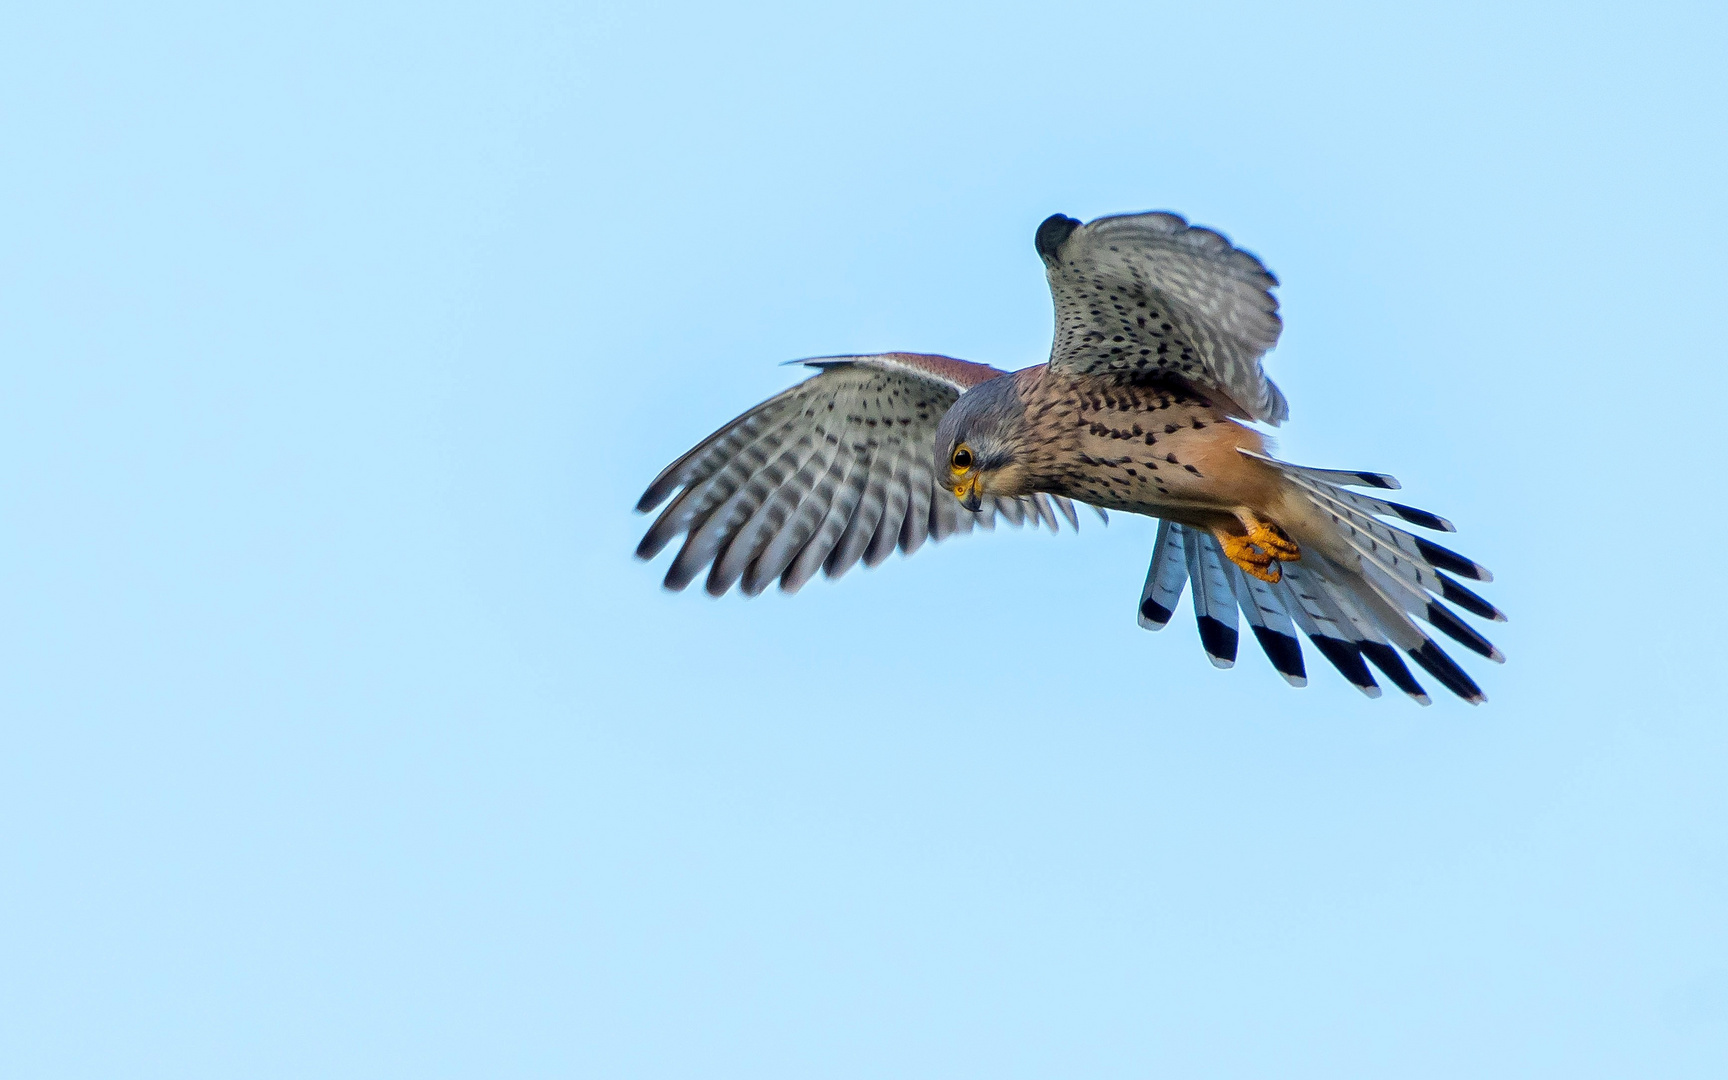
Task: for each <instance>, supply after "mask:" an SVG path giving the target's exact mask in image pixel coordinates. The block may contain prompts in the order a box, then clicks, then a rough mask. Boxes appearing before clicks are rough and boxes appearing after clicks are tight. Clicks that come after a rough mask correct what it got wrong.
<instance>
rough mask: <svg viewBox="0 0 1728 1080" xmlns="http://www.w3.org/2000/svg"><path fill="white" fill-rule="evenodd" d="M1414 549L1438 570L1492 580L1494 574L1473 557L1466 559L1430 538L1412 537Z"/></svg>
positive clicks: (1476, 579)
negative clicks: (1414, 544) (1414, 542)
mask: <svg viewBox="0 0 1728 1080" xmlns="http://www.w3.org/2000/svg"><path fill="white" fill-rule="evenodd" d="M1414 539H1415V541H1416V550H1417V551H1419V552H1421V553H1422V557H1423V558H1424V559H1427V560H1428V562H1429V564H1430V565H1431V566H1434V567H1436V568H1437V569H1440V570H1450V571H1452V572H1453V573H1454V574H1457V575H1458V576H1459V577H1466V578H1469V579H1470V580H1472V581H1493V580H1494V575H1493V574H1490V573H1489V572H1488V569H1487V568H1486V567H1484V566H1483V565H1482V564H1480V563H1478V562H1476V561H1475V560H1474V559H1467V558H1465V557H1464V556H1462V555H1460V554H1458V553H1457V552H1456V551H1453V550H1452V549H1451V548H1444V547H1441V546H1440V545H1439V544H1436V543H1434V542H1433V541H1432V540H1424V539H1422V538H1421V537H1420V536H1418V537H1415V538H1414Z"/></svg>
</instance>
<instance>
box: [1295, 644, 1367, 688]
mask: <svg viewBox="0 0 1728 1080" xmlns="http://www.w3.org/2000/svg"><path fill="white" fill-rule="evenodd" d="M1308 640H1309V641H1312V642H1313V643H1314V647H1315V648H1317V649H1319V650H1320V654H1321V655H1322V656H1324V657H1325V658H1326V659H1328V660H1330V661H1331V662H1332V666H1333V667H1335V668H1337V669H1338V672H1339V674H1341V675H1343V676H1344V677H1345V678H1346V679H1348V680H1349V681H1350V685H1351V686H1354V687H1355V688H1356V689H1358V690H1360V691H1362V692H1363V693H1364V694H1367V695H1368V696H1369V697H1379V696H1380V684H1379V683H1377V682H1375V681H1374V676H1373V675H1371V674H1370V673H1369V671H1368V665H1367V664H1365V663H1363V661H1362V651H1361V650H1360V649H1358V648H1357V647H1356V646H1355V645H1353V644H1351V643H1350V642H1348V641H1344V640H1342V639H1341V638H1334V637H1324V636H1320V635H1315V636H1311V637H1309V639H1308Z"/></svg>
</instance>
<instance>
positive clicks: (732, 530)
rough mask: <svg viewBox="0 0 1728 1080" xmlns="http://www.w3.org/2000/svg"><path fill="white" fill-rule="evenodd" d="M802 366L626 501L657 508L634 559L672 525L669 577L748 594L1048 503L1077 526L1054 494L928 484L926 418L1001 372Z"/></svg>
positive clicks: (1034, 517) (908, 356)
mask: <svg viewBox="0 0 1728 1080" xmlns="http://www.w3.org/2000/svg"><path fill="white" fill-rule="evenodd" d="M806 363H808V364H809V365H810V366H812V367H815V368H817V369H818V370H817V373H816V374H815V375H813V376H811V377H810V378H808V379H806V380H805V381H804V382H802V383H799V384H798V385H797V386H794V387H791V388H790V389H788V390H786V391H783V392H782V393H779V394H776V395H775V396H774V397H772V398H770V399H768V400H767V401H765V402H763V403H762V404H761V405H758V406H757V407H756V408H754V409H751V410H750V411H749V412H746V413H745V414H743V415H742V416H740V417H738V418H737V419H735V420H733V421H732V422H731V423H730V424H727V425H726V426H725V427H723V428H721V429H720V430H719V431H716V432H715V433H714V434H712V435H710V436H709V437H708V438H706V439H704V440H703V441H702V442H701V443H699V444H697V446H696V447H695V448H693V449H692V450H691V451H690V452H689V453H686V454H684V455H683V456H682V457H680V458H679V459H678V460H677V461H674V462H673V463H672V464H671V465H669V466H667V467H666V468H665V469H664V470H662V472H661V473H660V475H659V476H657V477H656V478H655V479H654V481H653V483H651V484H650V485H649V487H648V490H647V491H646V492H645V493H644V494H643V496H642V499H641V501H640V502H639V503H638V504H637V509H639V510H642V511H649V510H653V509H654V508H656V507H658V506H660V505H661V504H663V503H664V504H666V506H665V509H664V510H662V511H661V512H660V515H659V517H658V518H657V519H656V520H655V521H654V523H653V525H651V526H650V527H649V529H648V531H647V533H646V535H644V536H643V538H642V543H641V544H640V545H639V546H638V547H637V551H636V553H637V555H638V556H640V557H642V558H644V559H648V558H653V557H654V556H655V555H657V554H658V553H659V552H660V551H662V550H663V549H664V548H665V547H666V545H667V544H668V543H670V542H671V541H672V540H673V539H674V538H676V537H677V536H678V535H679V534H681V533H682V534H684V543H683V546H682V547H681V548H680V549H679V551H678V554H677V555H676V556H675V557H674V558H673V560H672V565H671V567H670V568H669V569H668V571H667V573H666V586H667V587H668V588H671V589H682V588H685V587H686V586H688V585H689V584H690V583H691V582H692V581H694V580H695V579H696V577H697V576H698V575H699V574H701V573H702V571H703V570H704V569H707V571H708V579H707V584H706V587H707V590H708V591H709V592H710V593H712V594H714V595H716V596H718V595H721V594H723V593H725V592H727V591H728V590H729V589H731V588H732V587H733V586H734V585H737V586H739V588H740V590H741V591H742V592H744V593H745V594H746V595H751V596H753V595H756V594H757V593H759V592H761V591H762V590H764V589H766V588H767V587H768V585H769V584H770V583H772V582H773V581H774V580H775V579H776V578H778V579H779V580H780V586H781V588H782V589H784V590H786V591H787V592H795V591H797V590H798V589H799V588H801V587H802V586H803V585H804V584H805V583H806V582H808V581H809V580H810V578H811V577H813V576H814V575H815V573H816V572H817V571H818V570H822V571H823V572H825V573H826V574H827V575H828V576H829V577H838V576H840V575H841V574H844V573H845V572H846V571H847V570H849V569H851V567H852V566H854V565H855V564H857V563H858V562H859V561H863V562H864V563H865V564H866V565H868V566H875V565H877V564H878V563H880V562H881V561H882V560H883V559H885V558H887V557H888V555H889V554H890V553H892V552H893V551H894V549H895V548H896V547H898V548H900V549H901V550H902V551H903V552H905V553H906V554H911V553H912V552H914V551H917V550H918V548H919V547H921V546H923V544H924V543H925V542H926V541H928V540H943V539H946V538H947V537H949V536H952V535H954V534H956V533H963V532H971V531H972V530H973V529H975V528H985V529H989V528H994V527H995V524H996V520H997V518H998V517H1000V518H1001V519H1002V520H1004V521H1006V522H1008V523H1009V524H1011V525H1024V524H1026V523H1027V522H1031V523H1032V525H1033V526H1034V527H1036V526H1037V525H1038V524H1039V523H1040V522H1044V523H1047V524H1049V525H1050V527H1051V528H1052V529H1057V528H1058V519H1057V510H1060V511H1061V513H1062V516H1064V517H1066V518H1067V519H1068V520H1069V522H1070V524H1072V525H1074V526H1075V527H1076V528H1077V527H1078V519H1077V518H1076V516H1075V513H1074V507H1073V505H1072V504H1071V503H1069V502H1068V501H1067V500H1064V499H1058V500H1056V502H1055V504H1054V506H1052V504H1051V503H1050V502H1049V501H1047V500H1044V499H1042V498H1041V497H1029V498H1025V499H1009V498H992V499H990V500H989V501H988V502H987V504H986V505H985V507H984V508H983V509H982V510H981V511H980V512H978V513H976V514H974V513H972V512H971V511H968V510H966V509H965V508H964V507H962V506H961V505H960V503H959V502H958V501H957V500H955V499H954V498H952V497H951V496H949V495H948V493H947V491H946V490H938V488H937V484H936V476H935V472H934V468H935V462H934V460H933V452H934V441H935V435H936V425H937V423H938V422H939V421H940V420H941V418H942V415H943V413H945V412H947V410H948V407H949V406H950V405H952V404H953V403H954V402H955V401H956V400H957V399H958V398H959V396H960V394H961V393H963V392H965V391H966V390H967V389H969V388H971V387H972V386H976V385H978V384H979V383H982V382H985V381H988V380H989V379H993V378H996V377H997V376H1000V375H1002V374H1003V372H1001V371H998V370H997V369H995V368H992V367H987V366H985V365H983V364H970V363H967V362H965V361H963V360H953V359H950V358H948V357H944V356H926V355H921V354H914V353H889V354H884V355H881V356H845V357H822V358H819V359H816V360H810V361H806ZM668 500H670V501H669V502H668Z"/></svg>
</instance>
